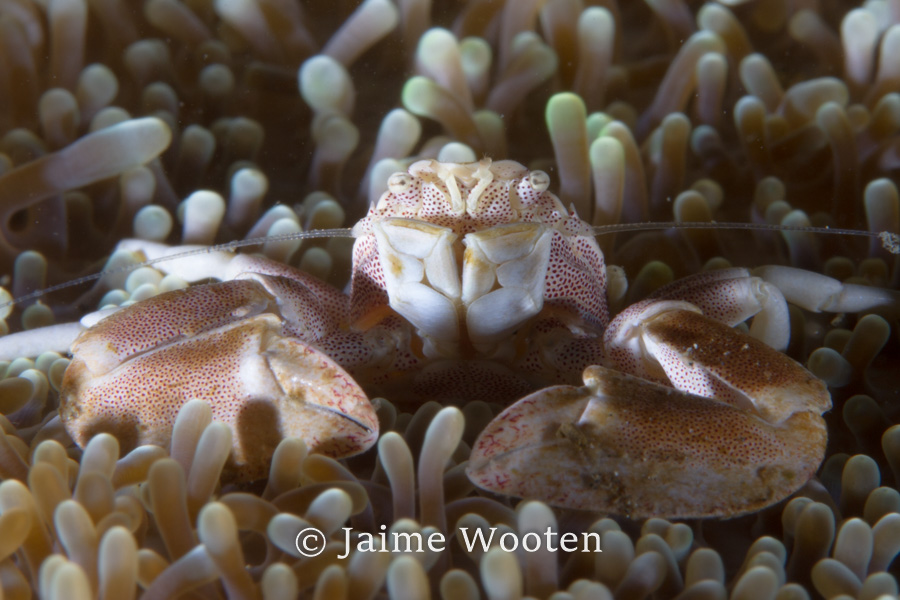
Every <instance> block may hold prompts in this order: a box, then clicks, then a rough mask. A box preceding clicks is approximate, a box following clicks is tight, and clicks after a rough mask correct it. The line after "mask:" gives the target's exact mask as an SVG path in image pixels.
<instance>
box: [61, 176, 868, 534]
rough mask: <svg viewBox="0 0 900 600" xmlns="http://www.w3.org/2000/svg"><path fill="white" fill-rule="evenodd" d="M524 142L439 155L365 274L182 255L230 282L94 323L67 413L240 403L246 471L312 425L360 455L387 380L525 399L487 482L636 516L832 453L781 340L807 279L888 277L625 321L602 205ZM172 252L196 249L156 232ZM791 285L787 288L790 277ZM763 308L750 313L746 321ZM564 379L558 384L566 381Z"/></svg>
mask: <svg viewBox="0 0 900 600" xmlns="http://www.w3.org/2000/svg"><path fill="white" fill-rule="evenodd" d="M549 183H550V182H549V178H548V176H547V174H546V173H544V172H541V171H529V170H528V169H526V168H525V167H524V166H522V165H520V164H518V163H515V162H512V161H498V162H491V161H490V160H488V159H484V160H482V161H480V162H477V163H469V164H456V163H440V162H437V161H434V160H424V161H420V162H417V163H415V164H413V165H412V166H411V167H410V168H409V170H408V172H406V173H396V174H394V175H393V176H392V177H391V178H390V180H389V182H388V188H389V189H388V191H387V192H386V193H385V194H384V195H383V196H382V197H381V199H380V200H379V202H378V203H377V204H376V205H374V206H372V207H371V209H370V211H369V213H368V215H367V216H366V217H365V218H364V219H363V220H362V221H360V222H359V223H358V224H357V225H356V226H355V228H354V230H353V233H354V236H355V237H356V242H355V245H354V251H353V265H354V266H353V276H352V284H351V288H350V293H349V296H348V295H344V294H342V293H341V292H340V291H339V290H337V289H335V288H333V287H331V286H329V285H327V284H325V283H323V282H321V281H319V280H316V279H315V278H313V277H311V276H310V275H308V274H306V273H303V272H300V271H297V270H294V269H292V268H290V267H288V266H285V265H282V264H278V263H274V262H272V261H268V260H266V259H263V258H256V257H250V256H247V255H233V254H230V253H224V252H213V253H209V254H201V255H198V256H194V257H192V258H190V259H185V260H173V261H171V262H164V263H161V264H160V268H162V269H163V270H167V271H174V272H177V273H179V274H180V275H181V276H183V277H185V278H188V279H191V280H200V279H204V278H209V277H213V278H217V279H221V280H223V281H224V282H223V283H219V284H209V285H200V286H195V287H191V288H189V289H187V290H183V291H175V292H169V293H166V294H163V295H160V296H157V297H155V298H152V299H149V300H146V301H144V302H141V303H139V304H136V305H134V306H131V307H129V308H125V309H122V310H120V311H118V312H116V313H114V314H113V315H111V316H109V317H107V318H105V319H103V320H102V321H100V322H99V323H98V324H96V325H95V326H93V327H92V328H91V329H89V330H87V331H86V332H85V333H83V334H82V335H81V336H80V337H79V339H78V340H77V341H76V342H75V344H74V345H73V347H72V352H73V354H74V359H73V361H72V363H71V365H70V367H69V368H68V370H67V372H66V375H65V380H64V383H63V388H62V390H61V407H60V415H61V417H62V420H63V421H64V423H65V426H66V428H67V430H68V431H69V432H70V434H71V436H72V437H73V439H74V440H75V441H76V442H77V443H79V444H81V445H84V444H85V443H86V442H87V440H88V439H90V437H91V436H92V435H94V434H96V433H98V432H100V431H109V432H111V433H113V434H114V435H116V436H117V437H119V439H120V441H121V442H122V443H123V445H124V446H126V447H132V446H134V445H136V444H143V443H158V444H161V445H167V443H168V440H169V439H170V435H171V429H172V424H173V422H174V419H175V415H176V413H177V411H178V409H179V407H180V406H181V405H183V404H184V403H185V402H186V401H187V400H189V399H191V398H197V397H199V398H204V399H206V400H207V401H208V402H209V403H210V404H211V405H212V406H213V411H214V418H216V419H217V420H222V421H225V422H227V423H229V424H231V425H232V427H233V428H234V431H235V432H236V436H235V448H234V454H233V458H234V463H233V465H232V468H233V472H234V474H235V476H236V477H237V478H239V479H245V480H249V479H254V478H259V477H263V476H265V473H266V465H267V462H268V460H269V457H270V456H271V453H272V450H273V449H274V447H275V445H276V444H277V443H278V441H279V440H280V439H281V438H282V437H283V436H288V435H299V436H302V437H304V439H306V441H307V443H308V445H309V446H310V448H311V449H312V450H313V451H319V452H325V453H328V454H331V455H332V456H348V455H351V454H354V453H358V452H362V451H364V450H366V449H367V448H369V447H370V446H371V445H372V444H373V443H374V442H375V440H376V439H377V435H378V421H377V419H376V417H375V413H374V410H373V408H372V405H371V404H370V402H369V400H368V397H374V396H375V395H383V396H385V397H388V398H390V399H391V400H393V401H399V402H413V401H415V402H421V401H423V400H425V399H438V400H441V401H444V402H462V401H466V400H470V399H482V400H492V401H502V402H507V403H508V402H511V401H514V400H518V399H519V398H522V399H521V400H518V401H517V402H515V403H514V404H512V405H511V406H509V408H507V409H506V410H505V411H504V412H502V413H501V414H500V415H499V416H498V417H497V418H496V419H495V420H494V421H493V422H491V423H490V424H489V425H488V427H487V428H486V429H485V430H484V431H483V432H482V433H481V434H480V436H479V438H478V440H477V441H476V443H475V445H474V447H473V450H472V455H471V459H470V462H469V466H468V471H467V473H468V476H469V477H470V479H471V480H472V481H473V482H474V483H475V484H476V485H477V486H479V487H482V488H484V489H487V490H492V491H494V492H498V493H501V494H506V495H513V496H525V497H531V498H538V499H542V500H545V501H547V502H549V503H551V504H554V505H559V506H565V507H573V508H590V509H594V510H600V511H608V512H613V513H618V514H623V515H630V516H633V517H642V516H648V515H664V516H673V517H674V516H677V517H704V516H726V515H735V514H740V513H743V512H747V511H752V510H756V509H759V508H762V507H764V506H767V505H769V504H772V503H775V502H777V501H778V500H780V499H782V498H784V497H786V496H787V495H789V494H791V493H792V492H794V491H795V490H796V489H798V488H799V487H800V486H802V485H803V484H804V483H805V482H806V481H807V480H808V479H809V478H810V477H811V476H812V475H813V474H814V472H815V471H816V469H817V468H818V465H819V463H820V462H821V460H822V457H823V454H824V450H825V444H826V441H827V433H826V428H825V423H824V421H823V419H822V417H821V415H822V413H823V412H825V411H827V410H828V409H829V408H830V407H831V400H830V397H829V394H828V391H827V389H826V387H825V385H824V384H823V383H822V382H821V381H820V380H818V379H816V378H815V377H814V376H812V375H811V374H810V373H809V372H808V371H807V370H806V369H805V368H803V367H802V366H800V365H799V364H797V363H796V362H794V361H793V360H791V359H789V358H787V357H786V356H785V355H784V354H782V353H780V352H779V351H778V349H779V348H784V347H785V346H786V345H787V337H786V335H787V334H786V332H787V331H788V330H789V328H788V326H787V324H788V316H787V306H786V303H785V294H786V295H787V296H788V299H789V300H790V301H791V302H795V303H799V304H801V305H803V306H804V307H806V308H809V309H812V310H830V311H857V310H860V309H862V308H865V307H868V306H872V305H875V304H878V303H881V302H884V301H885V300H884V296H883V295H882V294H881V293H880V291H878V290H871V289H868V288H863V287H860V286H853V285H842V284H840V283H839V282H837V281H835V280H831V279H829V278H826V277H823V276H821V275H816V274H812V273H806V272H803V271H799V270H797V269H789V268H785V267H772V268H767V269H763V270H762V271H760V272H759V273H756V274H753V275H751V274H750V273H749V272H748V271H747V270H745V269H725V270H720V271H712V272H707V273H703V274H700V275H695V276H693V277H689V278H687V279H684V280H681V281H678V282H675V283H673V284H671V285H669V286H667V287H665V288H663V289H661V290H659V291H658V292H657V293H655V294H654V295H653V296H652V297H651V298H648V299H646V300H644V301H642V302H639V303H638V304H635V305H633V306H631V307H629V308H627V309H626V310H624V311H623V312H621V313H620V314H619V315H617V316H616V317H615V318H613V319H612V320H611V319H610V315H609V314H608V308H607V298H606V288H607V269H606V266H605V263H604V258H603V255H602V253H601V251H600V249H599V247H598V245H597V243H596V241H595V239H594V235H593V232H592V228H591V227H590V226H589V225H587V224H586V223H585V222H583V221H582V220H581V219H580V218H579V217H578V216H577V215H576V214H574V213H570V212H569V211H567V210H566V208H565V207H564V206H563V205H562V203H561V202H560V201H559V199H558V198H557V197H556V196H554V195H553V194H552V193H551V192H549V191H548V186H549ZM135 244H137V246H139V248H140V249H141V250H142V251H143V252H144V253H145V254H146V255H147V256H148V257H150V258H153V257H158V256H163V255H166V254H171V253H177V252H179V251H180V250H181V249H180V248H169V247H165V246H161V245H155V244H149V243H143V242H141V243H135ZM779 287H781V288H783V289H784V293H783V292H782V291H781V290H780V289H779ZM754 315H755V318H754V321H753V325H752V327H751V330H750V331H751V334H752V335H746V334H744V333H740V332H738V331H736V330H735V329H733V326H734V325H736V324H738V323H741V322H743V321H745V320H747V319H748V318H750V317H753V316H754ZM547 386H550V387H547Z"/></svg>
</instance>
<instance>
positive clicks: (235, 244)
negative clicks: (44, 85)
mask: <svg viewBox="0 0 900 600" xmlns="http://www.w3.org/2000/svg"><path fill="white" fill-rule="evenodd" d="M662 229H716V230H721V229H744V230H755V231H779V232H783V231H797V232H802V233H816V234H830V235H852V236H861V237H868V238H879V239H880V240H881V244H882V246H883V247H884V248H885V249H886V250H887V251H888V252H890V253H891V254H900V235H898V234H896V233H891V232H889V231H861V230H858V229H838V228H832V227H812V226H809V227H806V226H801V225H772V224H770V223H716V222H701V221H697V222H689V221H682V222H677V221H658V222H649V223H616V224H613V225H597V226H595V227H594V228H593V230H594V235H598V236H600V235H610V234H614V233H624V232H629V231H653V230H662ZM351 231H352V230H351V229H349V228H342V229H312V230H309V231H299V232H293V233H285V234H281V235H273V236H267V237H255V238H249V239H246V240H235V241H232V242H227V243H224V244H215V245H213V246H205V247H203V248H195V249H192V250H186V251H184V252H179V253H178V254H169V255H167V256H160V257H158V258H154V259H150V260H145V261H144V262H141V263H137V264H132V265H127V266H124V267H118V268H115V269H107V270H105V271H100V272H99V273H94V274H92V275H85V276H83V277H79V278H77V279H73V280H71V281H67V282H65V283H60V284H57V285H52V286H50V287H47V288H44V289H42V290H37V291H34V292H31V293H30V294H25V295H24V296H20V297H18V298H15V299H13V300H10V301H9V302H4V303H2V304H0V309H3V308H6V307H7V306H10V305H13V304H17V303H21V302H28V301H30V300H36V299H38V298H41V297H42V296H44V295H46V294H51V293H53V292H57V291H59V290H64V289H66V288H69V287H73V286H77V285H81V284H83V283H89V282H91V281H96V280H98V279H100V278H102V277H106V276H107V275H118V274H120V273H128V272H130V271H134V270H136V269H139V268H141V267H152V266H153V265H155V264H157V263H161V262H166V261H170V260H176V259H180V258H188V257H191V256H197V255H200V254H210V253H213V252H234V251H235V250H237V249H238V248H246V247H250V246H262V245H264V244H268V243H277V242H289V241H294V240H306V239H315V238H333V237H343V238H352V237H353V234H352V233H351Z"/></svg>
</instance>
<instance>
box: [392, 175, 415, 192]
mask: <svg viewBox="0 0 900 600" xmlns="http://www.w3.org/2000/svg"><path fill="white" fill-rule="evenodd" d="M387 184H388V189H389V190H390V191H391V193H392V194H405V193H406V192H407V191H408V190H409V187H410V186H411V185H412V175H410V174H409V173H403V172H399V173H394V174H393V175H391V176H390V177H389V178H388V182H387Z"/></svg>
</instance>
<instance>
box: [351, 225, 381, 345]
mask: <svg viewBox="0 0 900 600" xmlns="http://www.w3.org/2000/svg"><path fill="white" fill-rule="evenodd" d="M350 307H351V309H350V323H351V324H352V325H353V327H356V328H359V329H368V328H369V327H372V326H373V325H374V324H375V323H377V322H378V321H379V320H381V319H383V318H384V317H386V316H387V315H388V313H389V312H390V311H389V310H388V308H387V307H388V294H387V291H386V284H385V281H384V271H382V270H381V261H379V260H378V245H377V244H376V242H375V235H374V234H371V233H370V234H368V235H365V236H363V237H360V238H357V239H356V242H355V243H354V244H353V275H352V280H351V283H350Z"/></svg>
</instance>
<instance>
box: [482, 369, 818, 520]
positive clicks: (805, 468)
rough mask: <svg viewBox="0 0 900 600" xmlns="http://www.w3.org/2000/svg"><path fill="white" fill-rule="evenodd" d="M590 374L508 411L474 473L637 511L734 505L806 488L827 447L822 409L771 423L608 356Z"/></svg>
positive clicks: (494, 486)
mask: <svg viewBox="0 0 900 600" xmlns="http://www.w3.org/2000/svg"><path fill="white" fill-rule="evenodd" d="M797 369H798V372H805V371H804V370H803V369H802V368H801V367H799V365H798V366H797ZM802 376H803V375H802V374H801V377H802ZM584 380H585V385H584V386H583V387H573V386H557V387H552V388H547V389H545V390H541V391H539V392H536V393H535V394H532V395H531V396H528V397H526V398H523V399H522V400H520V401H519V402H517V403H516V404H514V405H512V406H510V407H509V408H507V409H506V410H505V411H504V412H503V413H501V414H500V415H499V416H498V417H497V418H496V419H495V420H494V421H493V422H491V423H490V424H489V425H488V426H487V428H485V430H484V431H483V432H482V433H481V435H480V437H479V438H478V440H477V441H476V442H475V446H474V448H473V449H472V455H471V459H470V462H469V468H468V475H469V478H470V479H471V480H472V481H473V482H474V483H475V484H476V485H478V486H479V487H482V488H485V489H488V490H491V491H494V492H498V493H501V494H504V495H512V496H520V497H528V498H537V499H541V500H544V501H546V502H548V503H550V504H553V505H556V506H564V507H569V508H578V509H589V510H597V511H606V512H610V513H615V514H620V515H626V516H630V517H633V518H642V517H649V516H651V515H653V516H661V517H670V518H675V517H679V518H689V517H712V516H734V515H738V514H741V513H745V512H750V511H754V510H758V509H760V508H763V507H765V506H768V505H770V504H773V503H775V502H777V501H779V500H781V499H782V498H784V497H786V496H788V495H789V494H791V493H792V492H794V491H795V490H797V489H798V488H799V487H800V486H802V485H803V484H804V483H805V482H806V481H807V480H808V479H809V478H810V477H811V476H812V475H813V473H815V470H816V469H817V468H818V466H819V463H820V462H821V460H822V457H823V455H824V452H825V443H826V441H827V434H826V429H825V422H824V421H823V419H822V417H821V416H819V415H818V414H817V413H815V412H809V411H800V412H796V413H794V414H792V415H790V416H789V417H787V418H785V419H784V420H783V421H781V422H779V423H770V422H768V421H766V420H764V419H763V418H761V417H760V416H758V415H757V414H754V412H751V411H748V410H743V409H740V408H736V407H734V406H731V405H728V404H724V403H722V402H719V401H717V400H712V399H709V398H703V397H700V396H695V395H691V394H687V393H684V392H680V391H678V390H675V389H672V388H669V387H667V386H663V385H659V384H655V383H651V382H648V381H644V380H641V379H638V378H636V377H632V376H629V375H625V374H623V373H619V372H616V371H611V370H608V369H605V368H602V367H589V368H588V369H586V370H585V372H584ZM821 387H822V388H823V390H824V386H821ZM826 396H827V394H826Z"/></svg>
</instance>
